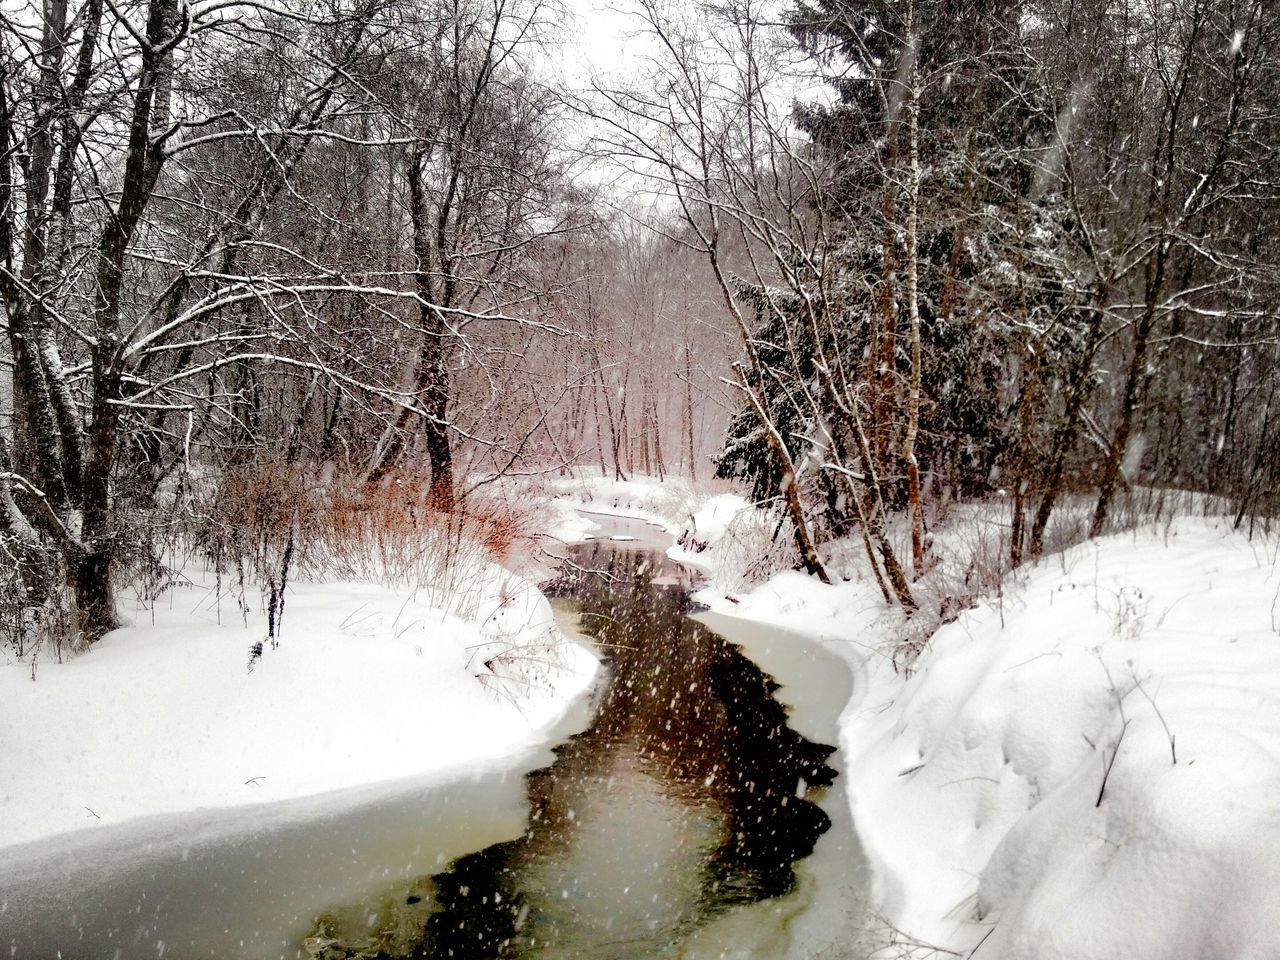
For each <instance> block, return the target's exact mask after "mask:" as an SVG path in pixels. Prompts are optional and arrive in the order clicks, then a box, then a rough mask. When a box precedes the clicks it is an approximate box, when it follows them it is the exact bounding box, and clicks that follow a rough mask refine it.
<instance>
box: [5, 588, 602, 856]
mask: <svg viewBox="0 0 1280 960" xmlns="http://www.w3.org/2000/svg"><path fill="white" fill-rule="evenodd" d="M187 576H188V577H189V580H188V581H187V582H186V583H185V585H184V586H182V587H179V588H175V589H171V590H169V591H168V592H167V593H166V594H165V595H164V596H163V597H162V598H161V599H160V600H159V601H158V602H157V603H156V604H155V605H154V607H150V606H143V605H140V604H138V603H136V602H129V601H126V604H125V609H124V610H123V612H124V613H125V615H126V616H127V617H128V618H129V619H130V620H131V621H132V622H133V624H134V625H133V626H129V627H126V628H124V629H122V630H118V631H115V632H114V633H112V634H110V635H108V636H107V637H106V638H105V639H103V640H102V641H100V642H99V643H98V644H95V645H94V647H93V648H92V649H91V651H90V652H88V653H86V654H82V655H79V656H76V657H74V658H70V659H68V660H67V661H66V662H63V663H54V662H45V661H44V660H42V659H40V658H37V659H36V662H35V663H34V664H33V663H31V662H30V661H29V659H24V660H22V661H17V660H16V659H15V658H13V657H12V656H11V655H6V657H5V659H4V660H3V661H0V751H2V752H0V756H2V758H3V762H0V848H5V847H9V848H11V847H13V846H14V845H17V844H28V843H33V842H36V841H41V840H46V839H48V838H52V837H53V836H55V835H58V834H65V833H68V832H71V831H80V830H84V829H87V828H93V827H99V826H107V825H111V824H120V823H124V822H127V821H133V820H138V819H140V818H146V817H152V816H155V815H160V814H174V813H181V812H184V811H194V810H197V809H205V808H216V807H229V806H240V805H246V804H264V803H270V802H275V801H283V800H290V799H294V798H299V797H304V796H310V795H315V794H322V793H327V792H331V791H340V790H343V789H346V788H351V787H355V786H360V785H366V784H373V783H381V782H390V781H398V780H403V779H404V778H409V777H413V778H416V779H418V780H422V779H424V778H427V779H429V778H431V777H438V778H440V779H442V780H443V779H448V778H451V777H457V776H461V775H463V774H464V773H465V772H466V771H469V770H476V769H480V768H485V767H491V766H494V765H498V764H501V763H502V762H503V760H504V758H506V757H509V756H512V755H514V754H516V753H518V752H520V751H522V750H526V749H527V748H528V747H529V746H530V745H532V744H535V743H538V742H540V741H541V739H543V738H544V737H545V735H546V731H547V730H548V729H549V728H550V727H551V726H552V725H553V724H554V723H555V721H556V720H557V719H558V718H559V717H560V716H561V715H562V714H563V712H564V710H565V709H566V707H567V705H568V704H569V703H570V702H572V701H573V700H574V698H575V697H577V696H578V695H579V694H580V693H582V692H584V691H585V690H586V689H587V688H588V687H589V686H590V683H591V681H592V677H593V676H594V673H595V668H596V660H595V658H594V656H593V655H592V654H590V653H589V652H587V650H586V649H585V648H584V647H581V646H579V645H578V644H576V643H573V642H570V641H568V640H567V639H566V638H565V637H564V636H563V634H561V632H560V630H559V629H558V627H557V626H556V624H555V621H554V619H553V615H552V611H551V607H550V605H549V603H548V602H547V600H546V598H545V597H543V596H542V594H541V593H539V592H538V590H537V589H536V588H535V587H534V586H533V585H531V584H529V583H528V582H526V581H524V580H523V579H521V578H520V577H518V576H516V575H514V574H512V573H510V572H508V571H506V570H503V569H502V568H501V567H498V566H497V565H496V564H489V565H487V566H485V567H484V568H483V569H480V570H477V571H476V572H475V576H473V577H471V578H469V579H468V582H467V589H466V593H465V596H461V595H459V594H453V595H452V596H450V597H449V598H448V599H447V600H446V599H445V598H434V597H432V596H431V595H430V594H429V592H428V591H425V590H424V591H413V590H410V589H407V588H405V589H393V588H390V587H384V586H378V585H374V584H368V583H306V582H296V583H294V584H291V585H290V588H289V594H288V603H287V606H286V610H285V616H284V621H283V630H282V637H281V640H280V643H279V646H278V647H277V648H274V649H273V648H272V647H271V646H270V645H269V644H268V645H267V647H266V649H265V650H264V651H263V653H262V656H261V658H260V659H258V660H257V661H256V662H255V663H253V665H252V669H250V668H249V667H250V664H249V657H250V647H251V646H252V645H253V644H254V643H256V642H257V641H260V640H261V639H262V638H263V637H264V636H265V634H266V626H265V622H266V621H265V617H264V615H263V614H262V612H261V611H260V610H259V609H258V606H259V605H258V604H257V603H256V597H255V596H253V595H252V593H251V594H250V596H249V606H250V610H249V612H248V613H247V614H242V613H241V610H240V608H239V607H238V606H237V601H236V600H235V598H234V597H233V596H231V595H230V594H228V593H227V592H226V584H225V583H224V584H223V591H222V593H221V595H219V592H218V591H217V590H215V589H214V582H213V579H212V578H211V577H210V576H208V575H205V574H203V573H201V572H199V571H188V572H187ZM33 678H34V680H33Z"/></svg>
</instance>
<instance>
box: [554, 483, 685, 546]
mask: <svg viewBox="0 0 1280 960" xmlns="http://www.w3.org/2000/svg"><path fill="white" fill-rule="evenodd" d="M540 492H541V493H542V494H543V495H544V496H550V497H552V498H554V502H556V503H559V504H561V505H562V506H565V507H569V508H571V509H573V510H585V511H586V512H588V513H595V514H600V515H602V516H612V517H631V518H634V519H637V520H645V521H647V522H649V523H652V524H654V525H655V526H659V527H662V528H663V529H664V530H666V531H667V532H668V533H671V534H673V535H674V534H677V533H679V532H680V530H681V529H683V527H684V525H685V524H686V523H687V522H688V520H689V513H690V510H691V507H692V505H693V504H694V503H696V502H697V500H698V495H697V494H696V493H695V491H694V486H693V484H692V483H691V482H690V481H689V480H688V479H687V478H684V477H665V478H663V479H659V478H658V477H649V476H644V475H641V474H633V475H631V476H630V477H629V478H628V479H626V480H615V479H614V478H612V477H602V476H600V475H599V474H596V473H592V472H590V471H587V470H579V471H577V472H575V473H574V474H573V475H572V476H569V477H559V478H555V479H550V478H544V479H543V480H542V483H541V491H540Z"/></svg>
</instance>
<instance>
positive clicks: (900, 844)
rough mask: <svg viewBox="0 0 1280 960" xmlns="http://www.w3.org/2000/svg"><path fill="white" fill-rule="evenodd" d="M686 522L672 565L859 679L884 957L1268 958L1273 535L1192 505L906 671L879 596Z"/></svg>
mask: <svg viewBox="0 0 1280 960" xmlns="http://www.w3.org/2000/svg"><path fill="white" fill-rule="evenodd" d="M646 486H647V485H646ZM596 497H597V498H598V499H610V500H616V501H617V502H618V503H626V502H628V501H629V500H633V499H640V497H639V496H637V497H630V496H629V495H628V494H627V493H626V491H621V490H620V491H617V492H615V493H613V494H611V495H609V496H608V497H605V496H603V494H602V492H600V491H597V493H596ZM643 497H644V498H645V499H647V500H648V501H650V502H652V496H651V494H648V493H644V494H643ZM682 509H683V510H684V511H685V513H686V517H688V516H689V515H692V517H693V518H694V520H693V522H689V521H688V520H687V519H686V524H685V525H686V527H687V528H688V532H689V533H693V530H694V528H695V527H696V528H697V533H696V540H697V542H696V543H695V542H693V540H691V537H690V536H689V535H686V536H685V537H684V541H685V545H684V546H676V547H673V548H672V554H673V556H676V557H678V558H679V559H681V560H682V561H684V562H691V563H694V564H699V565H700V566H701V567H702V569H703V570H704V572H706V573H707V574H708V575H709V576H710V577H711V579H712V583H711V585H710V586H708V587H707V588H706V589H704V590H702V591H701V592H700V593H699V594H698V599H699V600H701V601H702V602H704V603H706V604H707V605H709V606H710V607H711V608H712V609H713V610H717V611H721V612H725V613H731V614H732V615H733V616H735V617H738V618H745V619H750V620H755V621H758V622H761V623H772V624H776V625H779V626H785V627H786V628H788V629H790V630H793V631H800V632H804V633H808V634H810V635H813V636H817V637H820V638H821V639H822V640H823V641H824V642H825V643H827V644H828V645H829V647H830V648H831V649H832V650H834V651H838V652H839V653H840V654H841V655H842V656H844V657H845V658H846V659H847V660H848V661H849V662H850V664H851V665H852V666H853V667H854V668H855V670H856V671H857V674H858V677H859V682H858V684H857V689H856V691H855V693H854V696H853V698H852V699H851V701H850V703H849V705H848V707H847V709H846V710H845V712H844V715H843V717H842V719H841V731H840V747H841V749H842V751H843V752H844V756H845V763H846V769H847V771H848V777H849V783H848V795H849V797H850V799H851V806H852V813H853V817H854V823H855V826H856V828H857V831H858V834H859V836H860V838H861V840H862V844H863V846H864V848H865V850H866V852H867V855H868V857H869V859H870V862H871V865H872V870H873V876H874V889H873V901H874V903H875V905H876V910H877V913H878V917H877V920H876V921H875V922H876V923H877V924H878V925H879V927H880V933H881V934H882V935H883V936H882V940H881V943H882V944H885V943H889V942H892V947H891V950H892V952H893V955H895V956H899V955H912V951H913V946H912V945H913V944H914V945H915V948H916V955H919V956H935V955H937V954H936V953H933V952H931V950H932V948H934V947H941V948H943V949H944V951H954V952H956V953H957V954H959V955H968V953H969V952H970V951H973V950H974V949H975V948H978V947H979V945H980V949H979V950H978V956H980V957H990V958H997V957H999V958H1026V960H1033V958H1035V960H1045V958H1063V960H1066V958H1071V960H1084V958H1096V960H1104V958H1114V957H1117V956H1141V957H1144V958H1148V960H1184V958H1185V960H1192V958H1201V957H1206V956H1215V957H1262V956H1274V955H1277V953H1278V952H1280V932H1277V931H1276V929H1275V926H1274V924H1273V923H1272V918H1274V917H1275V916H1276V915H1280V822H1277V820H1276V817H1275V810H1276V808H1277V803H1278V802H1280V723H1277V722H1276V720H1275V718H1276V717H1277V716H1280V605H1278V604H1280V601H1278V600H1277V597H1280V566H1278V565H1277V549H1278V548H1277V542H1276V540H1275V538H1264V537H1261V536H1258V537H1255V538H1254V539H1253V540H1252V541H1251V540H1250V539H1249V538H1248V537H1247V536H1245V535H1244V534H1242V533H1238V532H1235V531H1233V530H1232V529H1230V524H1229V522H1227V521H1226V520H1224V519H1220V518H1212V517H1209V518H1203V517H1202V518H1192V517H1185V518H1181V519H1178V520H1174V521H1167V522H1165V523H1162V524H1161V525H1160V526H1159V528H1158V529H1157V528H1156V527H1154V526H1152V527H1146V528H1140V529H1138V530H1137V531H1134V532H1129V533H1123V534H1116V535H1112V536H1108V537H1104V538H1102V539H1099V540H1095V541H1090V542H1086V543H1083V544H1080V545H1078V546H1075V547H1072V548H1070V549H1068V550H1066V551H1065V552H1063V553H1060V554H1055V555H1052V556H1048V557H1046V558H1044V559H1043V560H1042V561H1040V562H1039V563H1038V564H1035V565H1028V566H1024V567H1021V568H1019V569H1018V570H1016V571H1014V572H1013V573H1012V574H1010V575H1008V576H1007V577H1006V578H1005V580H1004V582H1003V584H1002V587H1001V589H1000V591H999V592H998V595H996V596H987V597H981V596H980V597H978V598H976V606H975V607H974V608H973V609H970V610H967V611H965V612H963V613H961V614H960V616H959V618H958V619H956V620H955V622H953V623H950V624H948V625H945V626H943V627H942V628H941V629H939V630H938V631H937V632H936V633H935V634H934V635H933V637H932V639H931V640H930V641H929V643H928V645H927V646H926V648H925V649H924V651H923V652H922V653H921V655H920V657H919V659H918V660H917V661H916V662H915V663H914V666H913V669H912V670H911V671H910V673H909V675H908V674H907V673H906V672H903V671H900V670H895V669H894V666H893V658H892V654H893V650H894V648H895V646H896V645H897V643H898V642H899V641H900V639H901V637H902V636H903V635H904V624H903V621H902V619H901V617H900V615H898V614H897V613H896V612H894V611H892V610H888V609H886V607H885V605H884V604H883V602H882V601H881V599H880V596H879V594H878V592H877V591H876V590H875V588H874V587H873V586H872V585H871V584H869V583H867V582H865V581H859V580H858V579H856V578H854V579H851V581H850V582H842V583H837V584H834V585H830V586H827V585H823V584H821V583H818V582H816V581H815V580H813V579H812V578H809V577H806V576H804V575H803V574H800V573H795V572H784V573H780V574H777V575H774V576H772V577H770V578H769V579H768V580H767V582H765V583H763V584H758V585H755V586H754V587H751V588H747V587H744V586H743V582H742V578H741V577H740V576H739V577H737V578H736V579H735V577H734V572H733V570H732V569H731V567H732V564H731V563H730V562H729V560H730V557H731V555H732V551H730V550H726V548H725V547H724V546H723V545H721V544H720V543H719V540H718V538H720V537H723V536H724V534H725V531H726V530H728V529H729V528H730V527H731V526H732V524H733V523H734V522H735V521H733V518H732V514H733V512H734V511H733V509H731V504H730V503H729V502H728V501H727V500H726V499H725V495H723V494H721V495H719V496H717V497H715V498H714V499H711V500H705V501H704V505H703V507H702V508H701V509H699V508H698V507H697V504H696V503H695V504H694V505H693V508H692V509H690V507H689V505H688V498H687V497H686V498H684V499H683V500H682ZM678 520H679V517H677V516H673V515H668V516H667V517H666V518H665V525H666V526H667V527H668V528H673V527H674V526H676V524H677V523H678ZM743 522H744V520H743V519H739V520H738V521H736V523H737V524H738V526H739V527H741V525H742V523H743ZM745 522H748V523H749V522H750V520H749V519H747V520H746V521H745ZM746 539H749V538H746ZM739 554H741V550H739ZM739 559H740V560H741V559H742V557H739ZM925 945H930V946H925Z"/></svg>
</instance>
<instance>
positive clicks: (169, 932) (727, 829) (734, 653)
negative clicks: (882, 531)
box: [0, 518, 865, 960]
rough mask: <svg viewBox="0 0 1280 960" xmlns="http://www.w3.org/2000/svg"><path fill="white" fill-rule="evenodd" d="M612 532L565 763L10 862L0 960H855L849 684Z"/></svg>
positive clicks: (541, 760) (196, 822)
mask: <svg viewBox="0 0 1280 960" xmlns="http://www.w3.org/2000/svg"><path fill="white" fill-rule="evenodd" d="M606 523H607V532H608V534H610V535H612V536H613V537H614V538H621V539H613V540H610V541H596V542H593V543H589V544H586V545H583V546H581V547H577V548H575V549H574V550H573V551H572V554H571V557H570V561H571V562H570V563H569V564H567V565H566V571H569V572H568V573H567V574H566V577H565V578H564V581H563V584H562V586H561V589H560V591H559V592H560V594H561V595H562V599H560V600H558V601H557V604H556V606H557V612H558V616H560V617H561V618H562V622H563V624H564V626H565V628H566V630H567V631H570V632H576V633H578V634H579V635H580V636H582V637H583V638H584V642H590V643H593V644H594V645H595V646H596V648H597V650H598V652H599V653H600V654H601V656H602V657H603V659H604V662H605V669H604V670H602V672H601V680H600V682H599V684H598V686H597V690H596V692H595V695H594V696H593V698H592V703H590V704H585V703H584V704H580V705H578V708H577V709H576V710H575V711H571V715H570V716H569V717H566V719H565V721H564V722H563V723H562V724H561V727H560V729H558V730H556V731H554V732H553V736H552V738H551V740H550V742H551V743H554V744H555V746H554V747H550V748H549V749H546V750H541V751H535V752H531V753H529V754H526V755H523V756H519V757H515V758H512V767H513V769H510V770H502V771H479V772H476V773H475V774H473V775H472V776H469V777H467V778H465V779H463V780H461V781H458V780H454V781H451V782H448V783H443V784H442V783H438V782H437V783H413V782H410V783H404V784H399V785H396V786H393V787H387V786H382V787H378V788H369V789H368V790H364V791H353V792H350V793H349V794H344V795H334V796H330V797H325V798H316V799H314V800H312V801H306V802H301V803H290V804H281V805H277V806H273V807H264V808H258V809H253V810H248V811H245V810H237V811H229V812H220V813H217V814H213V813H209V814H201V815H196V816H187V817H183V818H173V819H171V820H170V819H161V820H158V821H148V822H146V824H145V825H144V826H143V827H141V828H139V827H138V826H136V825H126V826H124V827H121V828H117V829H104V830H100V831H90V832H87V833H86V834H85V836H83V837H76V836H73V837H72V838H70V839H69V840H66V841H63V842H62V843H60V844H59V845H58V846H56V847H54V848H53V849H50V848H49V845H47V844H46V845H43V846H42V848H41V849H38V850H37V849H32V850H29V851H26V852H25V853H24V852H23V851H22V850H19V851H18V856H17V858H16V860H15V861H14V862H12V863H10V864H7V865H5V866H4V867H3V868H0V883H2V884H3V886H4V887H5V888H6V889H5V890H3V891H0V931H3V935H0V945H3V946H8V945H9V944H8V941H10V940H12V944H13V946H14V950H13V952H12V956H13V957H14V958H16V960H22V958H27V957H30V958H36V957H53V956H56V955H58V954H59V953H60V955H61V956H62V957H65V958H72V957H85V958H96V957H103V958H113V957H119V958H121V960H125V958H131V957H151V958H155V957H166V958H177V960H183V958H187V957H191V958H195V957H217V958H246V960H248V958H253V960H267V958H276V957H281V958H292V957H307V956H319V957H321V958H322V960H337V958H347V957H410V956H413V957H458V958H476V960H479V958H531V957H537V958H547V960H550V958H566V960H567V958H584V960H590V958H600V960H605V958H609V960H626V958H642V957H643V958H648V957H662V958H676V957H681V958H702V957H707V958H711V957H715V958H730V957H734V958H737V957H741V958H749V957H753V958H771V960H772V958H778V960H781V958H787V957H797V958H799V957H831V958H837V957H855V956H857V955H858V951H857V946H856V942H857V940H858V936H859V931H860V929H861V928H862V927H863V912H864V905H863V889H864V887H865V871H864V869H863V861H862V856H861V853H860V851H859V849H858V847H857V842H856V838H855V834H854V831H853V828H852V824H851V823H850V820H849V814H848V809H849V808H848V803H847V800H846V798H845V797H844V796H843V793H842V787H841V778H840V777H839V773H840V758H839V755H837V754H834V753H833V748H832V747H830V746H827V745H826V744H828V743H834V742H835V738H836V720H837V718H838V716H839V713H840V711H841V710H842V709H843V708H844V706H845V705H846V703H847V702H848V700H849V696H850V693H851V679H850V672H849V670H848V668H847V666H846V665H845V663H844V662H843V661H842V660H840V659H839V658H838V657H837V656H835V655H834V654H832V653H830V652H829V651H826V650H825V649H823V648H822V647H820V646H819V645H817V644H816V643H815V642H813V641H811V640H807V639H805V638H803V637H800V636H798V635H793V634H788V633H786V632H785V631H779V630H777V629H775V628H763V627H760V626H758V625H755V624H752V623H750V622H747V621H742V620H736V619H734V618H731V617H725V616H719V615H713V614H709V613H701V614H694V615H693V616H692V617H690V616H689V614H690V612H691V611H690V605H689V601H688V599H687V592H688V588H689V586H690V585H691V582H692V581H691V577H690V574H689V573H688V572H687V571H686V570H684V569H683V568H681V567H679V566H677V565H676V564H674V563H672V562H671V561H670V560H668V559H667V558H666V556H665V555H664V554H663V553H662V548H663V547H665V545H666V543H667V542H668V541H666V539H665V537H664V536H663V535H661V534H658V533H657V532H656V531H654V529H653V528H651V527H648V526H647V525H645V524H643V523H641V522H639V521H630V520H621V519H613V518H611V519H609V520H608V521H606ZM575 731H579V732H575ZM431 735H439V732H432V734H431ZM446 735H447V732H446ZM526 771H529V772H528V773H527V776H522V774H524V773H525V772H526ZM33 846H34V845H33ZM317 918H318V919H317ZM304 945H305V946H304Z"/></svg>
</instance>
